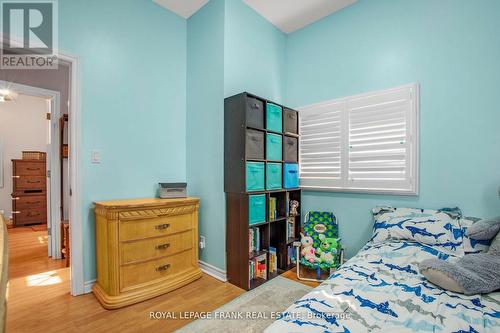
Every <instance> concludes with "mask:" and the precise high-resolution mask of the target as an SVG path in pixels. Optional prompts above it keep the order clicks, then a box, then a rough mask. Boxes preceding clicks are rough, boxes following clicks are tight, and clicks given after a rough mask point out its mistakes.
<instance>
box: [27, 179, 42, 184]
mask: <svg viewBox="0 0 500 333" xmlns="http://www.w3.org/2000/svg"><path fill="white" fill-rule="evenodd" d="M38 183H40V181H39V180H28V184H38Z"/></svg>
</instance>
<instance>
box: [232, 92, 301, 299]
mask: <svg viewBox="0 0 500 333" xmlns="http://www.w3.org/2000/svg"><path fill="white" fill-rule="evenodd" d="M274 113H276V114H278V115H279V117H276V115H275V114H274ZM298 138H299V133H298V112H297V111H295V110H292V109H290V108H287V107H285V106H282V105H280V104H278V103H275V102H272V101H269V100H266V99H264V98H261V97H258V96H255V95H252V94H248V93H242V94H239V95H236V96H233V97H229V98H227V99H226V100H225V123H224V165H225V170H224V191H225V192H226V210H227V214H226V218H227V228H226V248H227V251H226V252H227V276H228V280H229V282H230V283H232V284H234V285H236V286H238V287H240V288H242V289H246V290H250V289H253V288H255V287H257V286H259V285H262V284H263V283H265V282H267V281H269V280H270V279H272V278H274V277H276V276H278V275H280V274H282V273H283V272H284V271H286V270H288V269H291V268H293V267H294V257H295V251H293V245H292V243H293V242H294V241H295V240H297V239H298V238H300V235H299V233H300V230H301V223H300V222H301V213H300V206H301V204H302V202H301V190H300V188H299V186H298V178H297V179H294V178H293V177H291V176H290V175H291V174H290V173H288V172H292V173H295V174H297V171H298V163H297V162H298V142H299V140H298ZM285 143H286V146H285ZM290 170H292V171H290ZM294 170H295V171H294ZM292 200H294V201H297V202H298V203H299V207H298V210H297V212H296V213H295V214H292V213H291V211H290V202H291V201H292Z"/></svg>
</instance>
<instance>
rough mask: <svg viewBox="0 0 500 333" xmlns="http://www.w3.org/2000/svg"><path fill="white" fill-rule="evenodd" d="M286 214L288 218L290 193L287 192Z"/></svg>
mask: <svg viewBox="0 0 500 333" xmlns="http://www.w3.org/2000/svg"><path fill="white" fill-rule="evenodd" d="M285 212H286V216H288V215H289V214H290V193H288V192H286V195H285Z"/></svg>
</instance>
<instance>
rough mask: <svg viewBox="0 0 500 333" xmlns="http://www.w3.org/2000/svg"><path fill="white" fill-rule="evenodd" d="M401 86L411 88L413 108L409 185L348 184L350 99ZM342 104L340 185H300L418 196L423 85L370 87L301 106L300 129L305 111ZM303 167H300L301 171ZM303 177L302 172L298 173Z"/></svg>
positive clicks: (335, 190)
mask: <svg viewBox="0 0 500 333" xmlns="http://www.w3.org/2000/svg"><path fill="white" fill-rule="evenodd" d="M402 89H408V90H409V92H410V94H411V110H410V115H409V117H408V119H407V121H409V125H407V128H408V129H409V133H407V138H409V141H410V143H409V144H410V146H409V147H410V152H409V154H408V159H409V161H408V159H407V160H406V162H407V165H408V167H409V170H410V171H409V179H410V186H409V187H408V188H405V189H391V188H362V187H350V186H349V184H348V183H349V179H348V177H349V148H348V147H349V127H350V124H349V110H350V108H349V101H350V100H352V99H359V98H364V97H368V96H372V95H379V94H387V93H391V92H395V91H398V90H402ZM337 104H343V105H344V109H343V110H342V111H341V124H340V127H341V143H342V147H341V149H340V156H341V171H340V174H341V179H340V181H338V183H339V184H340V186H318V187H317V186H307V185H302V184H301V185H300V188H301V189H303V190H307V191H315V192H335V193H359V194H385V195H400V196H418V195H419V183H420V170H419V169H420V147H419V146H420V87H419V84H418V83H410V84H405V85H401V86H397V87H392V88H389V89H383V90H377V91H371V92H367V93H362V94H357V95H352V96H347V97H342V98H336V99H332V100H328V101H324V102H320V103H315V104H312V105H308V106H304V107H300V108H298V109H297V110H298V111H299V129H301V128H302V119H303V118H302V117H301V116H300V115H301V114H303V113H304V112H319V110H321V109H325V108H327V107H328V106H330V105H337ZM301 148H302V147H301V144H299V165H302V151H301ZM301 170H302V168H301V167H300V168H299V172H300V171H301ZM299 177H300V173H299Z"/></svg>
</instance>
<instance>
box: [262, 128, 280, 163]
mask: <svg viewBox="0 0 500 333" xmlns="http://www.w3.org/2000/svg"><path fill="white" fill-rule="evenodd" d="M266 159H267V160H270V161H281V160H282V159H283V137H282V136H281V135H279V134H271V133H267V136H266Z"/></svg>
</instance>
